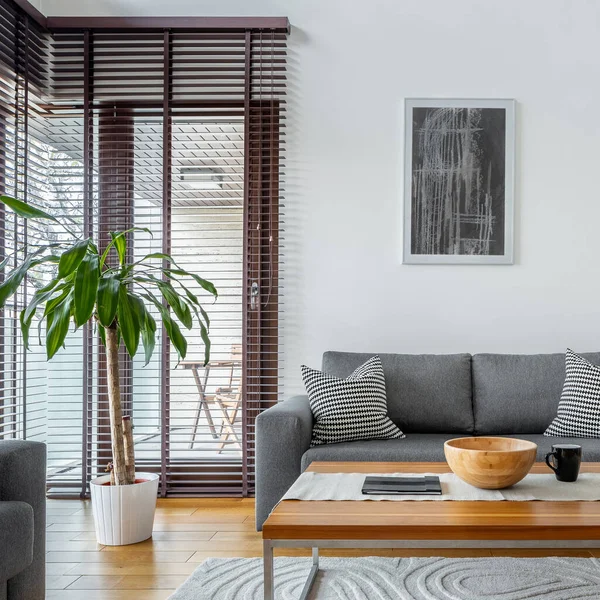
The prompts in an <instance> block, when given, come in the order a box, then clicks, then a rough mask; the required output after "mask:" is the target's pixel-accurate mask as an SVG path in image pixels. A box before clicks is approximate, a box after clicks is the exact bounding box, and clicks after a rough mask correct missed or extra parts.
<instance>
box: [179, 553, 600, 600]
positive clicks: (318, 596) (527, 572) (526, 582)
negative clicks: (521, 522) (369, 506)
mask: <svg viewBox="0 0 600 600" xmlns="http://www.w3.org/2000/svg"><path fill="white" fill-rule="evenodd" d="M310 565H311V561H310V559H305V558H276V559H275V588H276V593H275V598H276V600H296V599H297V598H298V596H299V594H300V591H301V590H302V587H303V585H304V581H305V579H306V575H307V574H308V572H309V570H310ZM321 568H322V570H321V572H320V573H319V575H318V577H317V581H316V582H315V585H314V587H313V591H312V595H311V599H312V600H584V599H586V600H592V599H593V600H598V599H600V562H599V560H598V559H595V558H375V557H371V558H322V559H321ZM262 574H263V569H262V559H260V558H230V559H218V558H210V559H208V560H206V561H205V562H204V563H202V564H201V565H200V566H199V567H198V569H196V571H195V572H194V573H193V574H192V576H191V577H190V578H189V579H188V580H187V581H186V582H185V583H184V584H183V585H182V586H181V588H179V590H177V591H176V592H175V593H174V594H173V595H172V596H171V599H172V600H263V585H262Z"/></svg>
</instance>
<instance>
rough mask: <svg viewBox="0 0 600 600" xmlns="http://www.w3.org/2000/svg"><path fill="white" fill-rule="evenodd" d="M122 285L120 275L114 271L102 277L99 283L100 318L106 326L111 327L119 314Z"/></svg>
mask: <svg viewBox="0 0 600 600" xmlns="http://www.w3.org/2000/svg"><path fill="white" fill-rule="evenodd" d="M120 287H121V282H120V280H119V277H118V275H116V274H114V273H113V274H110V275H105V276H104V277H101V278H100V282H99V284H98V320H99V321H100V323H102V325H104V326H105V327H110V326H111V325H112V322H113V321H114V320H115V317H116V315H117V306H118V305H119V288H120Z"/></svg>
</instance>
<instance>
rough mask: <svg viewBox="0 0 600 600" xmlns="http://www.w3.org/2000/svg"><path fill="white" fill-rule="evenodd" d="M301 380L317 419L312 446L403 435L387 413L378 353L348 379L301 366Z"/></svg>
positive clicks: (383, 380)
mask: <svg viewBox="0 0 600 600" xmlns="http://www.w3.org/2000/svg"><path fill="white" fill-rule="evenodd" d="M302 379H303V380H304V385H305V386H306V392H307V394H308V401H309V402H310V409H311V411H312V413H313V415H314V418H315V424H314V425H313V431H312V441H311V446H319V445H322V444H338V443H340V442H352V441H357V440H388V439H390V438H403V437H404V434H403V433H402V432H401V431H400V430H399V429H398V427H396V425H394V423H393V422H392V421H390V418H389V417H388V414H387V402H386V397H385V378H384V376H383V368H382V366H381V359H380V358H379V356H373V357H372V358H370V359H369V360H368V361H367V362H366V363H365V364H363V365H361V366H360V367H358V369H356V370H355V371H354V372H353V373H352V374H351V375H350V376H349V377H347V378H346V379H340V378H338V377H332V376H331V375H326V374H325V373H322V372H321V371H317V370H316V369H311V368H310V367H307V366H306V365H302Z"/></svg>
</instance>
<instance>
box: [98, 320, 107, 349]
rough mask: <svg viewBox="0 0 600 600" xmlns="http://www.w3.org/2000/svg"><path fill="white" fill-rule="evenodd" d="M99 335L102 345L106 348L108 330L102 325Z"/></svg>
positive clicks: (99, 326) (99, 328)
mask: <svg viewBox="0 0 600 600" xmlns="http://www.w3.org/2000/svg"><path fill="white" fill-rule="evenodd" d="M98 333H99V334H100V339H101V340H102V343H103V344H104V346H105V347H106V330H105V329H104V327H102V325H98Z"/></svg>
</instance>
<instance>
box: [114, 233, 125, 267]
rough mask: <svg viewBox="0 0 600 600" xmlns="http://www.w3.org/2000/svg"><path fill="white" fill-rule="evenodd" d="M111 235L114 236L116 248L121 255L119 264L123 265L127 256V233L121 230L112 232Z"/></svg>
mask: <svg viewBox="0 0 600 600" xmlns="http://www.w3.org/2000/svg"><path fill="white" fill-rule="evenodd" d="M110 237H111V238H112V241H113V244H114V246H115V250H116V251H117V254H118V255H119V264H120V265H121V266H123V265H124V264H125V258H126V254H127V238H126V237H125V234H122V233H121V232H119V231H118V232H115V233H111V234H110Z"/></svg>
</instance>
